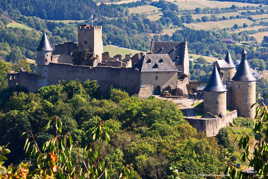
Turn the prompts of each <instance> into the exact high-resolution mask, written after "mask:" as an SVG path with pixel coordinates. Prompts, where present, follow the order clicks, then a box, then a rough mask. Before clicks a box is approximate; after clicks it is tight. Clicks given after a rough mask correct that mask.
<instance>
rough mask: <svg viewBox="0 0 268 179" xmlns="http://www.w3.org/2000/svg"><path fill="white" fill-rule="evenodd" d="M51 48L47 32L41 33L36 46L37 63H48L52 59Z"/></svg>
mask: <svg viewBox="0 0 268 179" xmlns="http://www.w3.org/2000/svg"><path fill="white" fill-rule="evenodd" d="M52 53H53V48H52V46H51V44H50V42H49V40H48V37H47V34H46V33H43V36H42V39H41V41H40V44H39V46H38V48H37V60H36V63H37V65H48V64H49V63H50V62H51V61H52Z"/></svg>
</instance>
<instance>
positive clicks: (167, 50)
mask: <svg viewBox="0 0 268 179" xmlns="http://www.w3.org/2000/svg"><path fill="white" fill-rule="evenodd" d="M186 46H187V42H182V43H179V42H166V41H159V42H156V41H152V44H151V52H152V53H154V54H169V56H170V57H171V59H172V60H173V61H174V62H175V63H176V64H178V65H182V64H183V61H184V56H185V53H188V51H186V50H185V49H186Z"/></svg>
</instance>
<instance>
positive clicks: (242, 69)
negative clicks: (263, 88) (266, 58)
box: [233, 50, 256, 82]
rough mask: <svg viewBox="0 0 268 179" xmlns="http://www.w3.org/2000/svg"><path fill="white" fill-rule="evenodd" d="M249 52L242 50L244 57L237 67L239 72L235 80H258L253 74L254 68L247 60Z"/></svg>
mask: <svg viewBox="0 0 268 179" xmlns="http://www.w3.org/2000/svg"><path fill="white" fill-rule="evenodd" d="M246 55H247V52H246V51H245V50H243V51H242V59H241V62H240V64H239V66H238V68H237V72H236V74H235V76H234V77H233V80H234V81H247V82H251V81H256V78H255V77H254V76H253V74H252V70H251V68H250V66H249V64H248V61H247V57H246Z"/></svg>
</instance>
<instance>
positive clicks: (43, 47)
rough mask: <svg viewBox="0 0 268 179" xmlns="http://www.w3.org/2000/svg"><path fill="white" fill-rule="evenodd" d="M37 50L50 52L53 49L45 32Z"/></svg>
mask: <svg viewBox="0 0 268 179" xmlns="http://www.w3.org/2000/svg"><path fill="white" fill-rule="evenodd" d="M37 50H38V51H48V52H50V51H53V48H52V47H51V45H50V42H49V40H48V37H47V34H46V33H45V32H44V33H43V36H42V39H41V41H40V43H39V46H38V48H37Z"/></svg>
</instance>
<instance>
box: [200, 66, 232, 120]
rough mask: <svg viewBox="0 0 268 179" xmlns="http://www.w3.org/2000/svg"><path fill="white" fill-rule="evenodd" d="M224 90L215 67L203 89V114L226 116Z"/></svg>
mask: <svg viewBox="0 0 268 179" xmlns="http://www.w3.org/2000/svg"><path fill="white" fill-rule="evenodd" d="M226 91H227V90H226V88H225V86H224V85H223V83H222V80H221V78H220V74H219V71H218V68H217V66H216V65H214V67H213V72H212V74H211V77H210V79H209V81H208V84H207V86H206V87H205V89H204V113H206V114H209V115H210V116H211V115H212V116H219V117H224V116H225V115H226V111H227V110H226V103H227V102H226V100H227V99H226V98H227V97H226Z"/></svg>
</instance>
